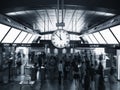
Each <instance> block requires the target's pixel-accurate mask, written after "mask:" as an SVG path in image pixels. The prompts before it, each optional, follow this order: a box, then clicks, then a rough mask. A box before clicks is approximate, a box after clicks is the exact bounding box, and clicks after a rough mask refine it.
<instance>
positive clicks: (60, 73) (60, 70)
mask: <svg viewBox="0 0 120 90" xmlns="http://www.w3.org/2000/svg"><path fill="white" fill-rule="evenodd" d="M58 73H59V76H58V81H59V84H60V85H61V81H62V75H63V63H62V61H60V62H59V64H58Z"/></svg>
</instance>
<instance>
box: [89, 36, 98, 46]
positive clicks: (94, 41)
mask: <svg viewBox="0 0 120 90" xmlns="http://www.w3.org/2000/svg"><path fill="white" fill-rule="evenodd" d="M89 37H90V38H91V40H92V42H93V44H98V41H97V40H96V39H95V37H94V36H93V35H92V34H89Z"/></svg>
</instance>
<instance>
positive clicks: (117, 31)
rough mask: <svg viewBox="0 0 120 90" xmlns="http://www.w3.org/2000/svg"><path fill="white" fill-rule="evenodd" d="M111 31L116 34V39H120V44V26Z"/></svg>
mask: <svg viewBox="0 0 120 90" xmlns="http://www.w3.org/2000/svg"><path fill="white" fill-rule="evenodd" d="M110 29H111V31H112V32H113V33H114V35H115V36H116V38H117V39H118V41H119V42H120V25H118V26H115V27H112V28H110Z"/></svg>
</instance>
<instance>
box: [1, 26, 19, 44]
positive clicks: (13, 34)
mask: <svg viewBox="0 0 120 90" xmlns="http://www.w3.org/2000/svg"><path fill="white" fill-rule="evenodd" d="M20 32H21V31H20V30H18V29H15V28H12V29H11V30H10V31H9V33H8V34H7V36H6V37H5V38H4V39H3V41H2V43H13V41H14V40H15V39H16V37H17V36H18V34H19V33H20Z"/></svg>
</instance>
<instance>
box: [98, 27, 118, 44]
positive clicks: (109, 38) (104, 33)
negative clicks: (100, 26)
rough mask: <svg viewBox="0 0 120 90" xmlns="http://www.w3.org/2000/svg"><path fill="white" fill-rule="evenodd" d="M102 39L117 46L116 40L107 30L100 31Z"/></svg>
mask: <svg viewBox="0 0 120 90" xmlns="http://www.w3.org/2000/svg"><path fill="white" fill-rule="evenodd" d="M100 33H101V34H102V36H103V37H104V39H105V40H106V41H107V43H108V44H118V42H117V40H116V39H115V37H114V36H113V35H112V33H111V32H110V30H109V29H106V30H103V31H100Z"/></svg>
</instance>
